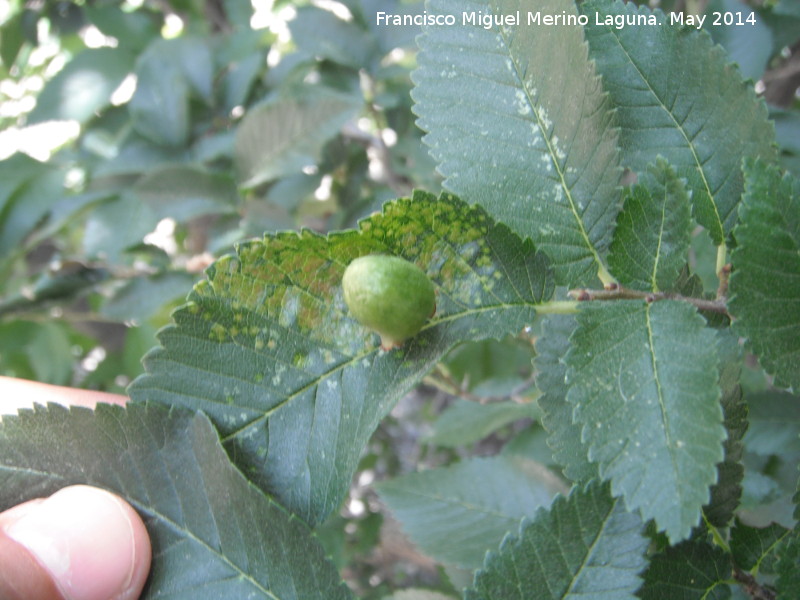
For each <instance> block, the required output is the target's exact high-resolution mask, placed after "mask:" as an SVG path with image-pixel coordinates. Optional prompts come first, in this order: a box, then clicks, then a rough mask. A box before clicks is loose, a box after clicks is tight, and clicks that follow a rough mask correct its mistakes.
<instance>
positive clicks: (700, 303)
mask: <svg viewBox="0 0 800 600" xmlns="http://www.w3.org/2000/svg"><path fill="white" fill-rule="evenodd" d="M569 296H570V298H574V299H575V300H581V301H586V300H644V301H645V302H658V301H659V300H677V301H679V302H687V303H689V304H691V305H692V306H695V307H697V308H698V309H699V310H706V311H709V312H714V313H720V314H723V315H727V314H728V305H727V303H726V301H725V298H724V297H720V298H717V299H716V300H706V299H705V298H692V297H690V296H683V295H681V294H676V293H674V292H642V291H640V290H632V289H629V288H625V287H622V286H612V287H609V288H608V289H603V290H590V289H586V288H579V289H575V290H570V291H569Z"/></svg>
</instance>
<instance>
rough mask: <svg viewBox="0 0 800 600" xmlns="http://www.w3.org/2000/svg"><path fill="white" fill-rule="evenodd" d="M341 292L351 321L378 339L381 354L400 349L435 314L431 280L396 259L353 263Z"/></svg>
mask: <svg viewBox="0 0 800 600" xmlns="http://www.w3.org/2000/svg"><path fill="white" fill-rule="evenodd" d="M342 289H343V290H344V301H345V302H346V303H347V306H348V308H349V309H350V312H351V313H352V315H353V317H355V319H356V320H357V321H358V322H359V323H361V324H362V325H365V326H367V327H369V328H370V329H372V330H374V331H375V332H377V333H378V335H380V336H381V347H382V348H383V349H384V350H389V349H390V348H396V347H398V346H400V345H402V343H403V342H404V341H405V340H407V339H408V338H410V337H411V336H413V335H415V334H416V333H417V332H418V331H419V330H420V329H421V328H422V326H423V325H424V324H425V322H426V321H427V320H428V319H429V318H430V317H431V315H433V313H434V311H435V310H436V295H435V293H434V290H433V284H432V283H431V280H430V279H428V276H427V275H426V274H425V272H424V271H423V270H422V269H420V268H419V267H418V266H416V265H415V264H413V263H410V262H408V261H407V260H405V259H403V258H400V257H397V256H385V255H382V254H372V255H369V256H362V257H361V258H357V259H355V260H354V261H353V262H351V263H350V264H349V265H348V266H347V269H345V272H344V276H343V277H342Z"/></svg>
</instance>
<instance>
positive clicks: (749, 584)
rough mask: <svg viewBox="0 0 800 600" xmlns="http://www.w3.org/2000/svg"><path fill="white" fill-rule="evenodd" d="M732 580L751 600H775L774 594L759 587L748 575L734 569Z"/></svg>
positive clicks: (753, 578)
mask: <svg viewBox="0 0 800 600" xmlns="http://www.w3.org/2000/svg"><path fill="white" fill-rule="evenodd" d="M733 578H734V579H735V580H736V581H737V582H738V583H739V584H740V585H741V586H742V587H743V588H744V591H745V592H747V594H748V595H749V596H750V597H751V598H752V599H753V600H775V598H776V596H775V592H773V591H772V590H771V589H769V588H766V587H764V586H762V585H760V584H759V583H758V582H757V581H756V579H755V577H753V576H752V575H750V573H747V572H745V571H740V570H739V569H734V570H733Z"/></svg>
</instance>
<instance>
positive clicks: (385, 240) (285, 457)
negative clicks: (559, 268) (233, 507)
mask: <svg viewBox="0 0 800 600" xmlns="http://www.w3.org/2000/svg"><path fill="white" fill-rule="evenodd" d="M370 254H383V255H390V256H397V257H400V258H403V259H405V260H406V261H409V262H411V263H414V264H415V265H417V266H418V267H419V268H420V269H422V270H423V271H424V272H425V274H426V275H427V277H428V278H429V279H430V280H431V282H432V284H433V286H434V291H435V300H436V312H435V315H433V316H432V317H431V318H430V319H429V320H427V321H426V322H425V323H424V324H423V325H422V328H421V330H419V331H418V332H417V333H416V334H413V335H411V337H409V338H408V339H406V340H405V342H404V345H403V347H402V348H401V349H396V350H392V351H389V352H386V351H383V350H381V349H380V347H379V341H380V340H379V337H378V335H377V334H376V333H374V332H373V331H372V330H371V329H369V328H368V327H366V326H364V325H362V324H360V323H359V322H358V321H356V320H355V319H354V318H353V316H352V315H351V313H350V311H349V309H348V307H347V305H346V304H345V301H344V294H343V291H342V275H343V274H344V271H345V269H346V268H347V266H348V264H350V263H351V262H352V261H353V260H354V259H356V258H358V257H361V256H366V255H370ZM207 276H208V280H207V281H205V282H202V283H200V284H198V285H197V286H196V287H195V289H194V291H193V292H192V294H191V296H190V298H189V302H190V303H189V304H188V305H187V306H186V307H185V308H183V309H179V310H178V311H176V313H175V317H174V318H175V322H176V325H175V326H174V327H171V328H167V329H165V330H164V331H162V333H161V334H160V336H159V340H160V342H161V345H162V347H161V348H158V349H156V350H154V351H153V352H152V353H150V355H148V357H147V358H146V360H145V367H146V370H147V374H146V375H145V376H144V377H142V378H140V379H139V380H137V381H136V382H135V383H134V384H133V385H132V386H131V388H130V393H131V395H132V396H133V397H134V398H136V399H140V400H142V399H146V400H151V401H161V402H165V403H169V404H186V405H189V406H192V407H193V408H196V409H198V408H199V409H201V410H203V411H205V412H206V413H207V414H209V415H210V416H211V418H212V419H213V420H214V422H215V424H216V425H217V427H218V428H219V430H220V432H221V434H222V436H223V439H224V441H225V443H226V444H227V445H228V448H229V450H230V451H231V453H232V455H233V456H234V459H235V460H236V462H237V463H238V465H239V466H240V468H241V469H242V470H243V471H244V472H247V473H251V474H252V477H253V479H254V481H255V482H256V483H258V484H259V485H261V486H262V487H264V488H266V489H267V490H269V491H270V493H272V494H274V495H275V496H276V497H278V498H279V499H280V501H281V502H282V503H283V504H284V505H285V506H287V507H288V508H289V509H290V510H291V511H293V512H294V513H296V514H298V515H301V516H302V517H303V518H304V519H305V520H306V521H308V522H309V523H312V524H313V523H318V522H320V521H322V520H323V519H325V518H326V517H327V516H328V515H329V514H330V512H331V511H333V510H335V509H336V508H337V507H338V506H339V505H340V503H341V500H342V498H343V496H344V494H345V493H346V491H347V489H348V485H349V482H350V477H351V475H352V472H353V471H354V469H355V468H356V465H357V464H358V459H359V456H360V454H361V451H362V449H363V445H364V444H366V442H367V440H368V439H369V436H370V435H371V433H372V431H374V429H375V427H377V424H378V423H379V422H380V420H381V419H382V418H383V417H384V416H385V415H386V413H387V412H388V411H389V410H390V409H391V407H392V406H393V405H394V402H395V401H396V400H397V399H398V398H399V397H400V396H402V394H404V393H405V392H406V391H407V390H408V389H409V388H410V387H411V386H413V385H414V384H416V383H417V382H418V381H419V380H420V379H421V378H422V377H423V376H424V375H425V374H427V372H428V371H429V370H430V369H431V368H432V367H433V365H434V364H435V363H436V362H438V361H439V360H440V359H441V357H442V356H443V355H444V354H445V353H446V352H447V351H448V350H449V349H450V348H451V347H453V346H454V345H455V344H457V343H460V342H463V341H466V340H470V339H482V338H487V337H497V336H503V335H506V334H509V333H512V334H513V333H517V332H519V331H520V330H521V329H522V328H523V327H524V326H525V325H528V324H530V323H531V321H532V320H533V318H534V315H535V311H536V306H537V304H539V303H541V302H544V301H547V300H549V299H550V297H551V296H552V293H553V287H554V284H553V279H552V274H551V271H550V268H549V263H548V260H547V258H546V257H545V255H544V254H542V253H541V252H537V251H536V249H535V248H534V246H533V244H532V242H530V241H523V240H522V239H520V238H519V237H518V236H517V235H515V234H514V233H513V232H511V231H510V230H509V229H508V228H507V227H505V226H504V225H501V224H497V223H494V222H493V221H492V220H491V219H490V218H489V217H488V216H487V215H486V213H485V212H484V211H483V209H481V208H479V207H477V206H469V205H467V204H466V203H464V202H462V201H461V200H459V199H458V198H456V197H454V196H451V195H447V194H445V195H443V196H441V197H439V198H437V197H435V196H433V195H430V194H425V193H421V192H417V193H415V194H414V195H413V197H411V198H402V199H400V200H396V201H393V202H390V203H388V204H386V205H385V207H384V209H383V211H382V212H381V213H378V214H374V215H372V216H370V217H369V218H367V219H365V220H363V221H361V223H360V224H359V227H358V228H357V229H355V230H348V231H342V232H337V233H332V234H330V235H327V236H325V235H320V234H318V233H315V232H312V231H301V232H283V233H275V234H267V235H266V236H264V238H263V239H262V240H255V241H249V242H246V243H243V244H241V245H240V246H239V247H238V248H237V253H236V254H235V255H232V256H227V257H224V258H221V259H220V260H218V261H217V262H216V263H214V264H213V265H212V266H211V267H209V269H208V271H207Z"/></svg>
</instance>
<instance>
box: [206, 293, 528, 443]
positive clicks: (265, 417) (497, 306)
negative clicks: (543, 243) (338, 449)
mask: <svg viewBox="0 0 800 600" xmlns="http://www.w3.org/2000/svg"><path fill="white" fill-rule="evenodd" d="M533 306H536V305H535V304H531V303H529V302H519V303H503V304H495V305H491V306H487V307H479V308H476V309H470V310H466V311H463V312H459V313H452V314H450V315H447V316H446V317H443V318H440V319H437V320H436V321H432V322H430V323H427V324H426V325H424V326H423V327H422V329H421V330H420V332H422V331H425V330H426V329H430V328H431V327H436V326H438V325H439V324H441V323H446V322H449V321H455V320H457V319H461V318H464V317H469V316H473V315H480V314H483V313H487V312H491V311H494V310H498V309H503V308H530V307H533ZM376 352H378V349H377V348H372V349H370V351H369V352H364V353H362V354H356V355H354V356H353V357H352V358H350V359H349V360H346V361H344V362H341V363H339V364H338V365H336V366H334V367H333V368H331V369H329V370H328V371H325V372H324V373H322V374H321V375H319V376H317V377H315V378H314V379H312V380H310V381H308V382H307V383H305V384H304V385H302V386H301V387H299V388H297V389H296V390H294V391H292V392H291V393H290V394H288V395H287V396H286V398H285V399H284V400H282V401H281V402H279V403H277V404H275V405H274V406H273V407H272V408H270V409H269V410H268V411H266V412H264V413H263V414H260V415H259V416H258V417H256V418H255V419H251V420H250V421H247V422H246V423H244V424H243V425H241V426H240V427H238V428H237V429H235V430H234V431H232V432H230V433H228V434H227V435H225V436H224V437H221V438H220V439H221V441H222V443H223V444H226V443H228V442H229V441H230V440H232V439H234V438H236V437H237V436H239V435H241V434H242V433H243V432H244V431H245V430H246V429H248V428H249V427H251V426H253V425H255V424H256V423H258V422H259V421H266V420H268V419H269V418H270V417H271V416H272V415H273V414H274V413H275V412H277V411H278V410H280V409H281V408H282V407H284V406H285V405H287V404H288V403H289V402H291V401H292V400H294V399H295V398H297V397H298V396H300V395H301V394H303V393H305V392H307V391H308V390H310V389H312V388H313V387H314V386H317V385H319V384H320V383H321V382H323V381H325V380H326V379H328V378H330V377H332V376H333V375H334V374H335V373H337V372H338V371H341V370H343V369H346V368H347V367H349V366H351V365H352V364H354V363H356V362H359V361H361V360H363V359H364V358H366V357H368V356H370V355H371V354H374V353H376ZM248 408H249V407H248Z"/></svg>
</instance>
